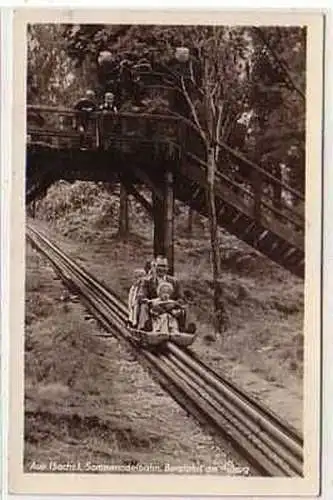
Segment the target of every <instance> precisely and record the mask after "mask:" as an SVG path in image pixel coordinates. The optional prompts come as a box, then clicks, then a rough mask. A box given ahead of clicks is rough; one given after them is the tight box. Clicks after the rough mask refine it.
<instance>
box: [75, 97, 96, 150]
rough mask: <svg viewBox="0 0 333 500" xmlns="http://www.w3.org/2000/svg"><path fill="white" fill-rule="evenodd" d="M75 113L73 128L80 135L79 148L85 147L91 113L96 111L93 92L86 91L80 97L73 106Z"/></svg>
mask: <svg viewBox="0 0 333 500" xmlns="http://www.w3.org/2000/svg"><path fill="white" fill-rule="evenodd" d="M74 109H75V111H78V114H77V117H76V124H75V128H76V129H77V130H78V131H79V133H80V147H81V148H83V147H84V146H85V145H86V133H87V130H88V127H89V124H90V121H91V113H93V112H94V111H96V109H97V104H96V95H95V92H94V91H93V90H87V91H86V93H85V96H84V97H81V99H79V100H78V101H77V103H76V104H75V105H74Z"/></svg>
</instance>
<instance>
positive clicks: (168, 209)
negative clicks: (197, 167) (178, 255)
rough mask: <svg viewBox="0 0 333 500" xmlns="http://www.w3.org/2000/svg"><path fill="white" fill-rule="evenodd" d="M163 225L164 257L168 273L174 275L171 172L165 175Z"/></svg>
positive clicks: (172, 184) (173, 195) (173, 199)
mask: <svg viewBox="0 0 333 500" xmlns="http://www.w3.org/2000/svg"><path fill="white" fill-rule="evenodd" d="M164 207H165V223H164V240H165V256H166V257H167V259H168V262H169V270H170V273H171V274H173V273H174V207H175V193H174V176H173V173H172V172H170V171H169V172H166V173H165V202H164Z"/></svg>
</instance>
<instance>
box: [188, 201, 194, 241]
mask: <svg viewBox="0 0 333 500" xmlns="http://www.w3.org/2000/svg"><path fill="white" fill-rule="evenodd" d="M193 218H194V212H193V209H192V208H191V207H188V214H187V233H188V235H189V236H192V235H193Z"/></svg>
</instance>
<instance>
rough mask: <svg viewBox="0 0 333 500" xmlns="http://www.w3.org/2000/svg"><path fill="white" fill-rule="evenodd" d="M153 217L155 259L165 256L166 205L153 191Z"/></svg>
mask: <svg viewBox="0 0 333 500" xmlns="http://www.w3.org/2000/svg"><path fill="white" fill-rule="evenodd" d="M152 202H153V217H154V257H157V255H164V253H165V247H164V217H163V216H164V203H163V200H161V199H160V197H159V196H157V195H156V193H155V192H154V191H152Z"/></svg>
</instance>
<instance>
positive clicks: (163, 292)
mask: <svg viewBox="0 0 333 500" xmlns="http://www.w3.org/2000/svg"><path fill="white" fill-rule="evenodd" d="M173 291H174V289H173V285H172V284H171V283H170V282H168V281H162V282H161V283H160V284H159V285H158V289H157V298H155V299H151V300H150V301H149V302H150V314H151V318H152V327H153V328H152V329H153V332H154V333H178V332H179V318H180V317H181V315H182V308H181V307H180V305H179V303H178V301H176V300H172V299H171V296H172V294H173Z"/></svg>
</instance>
